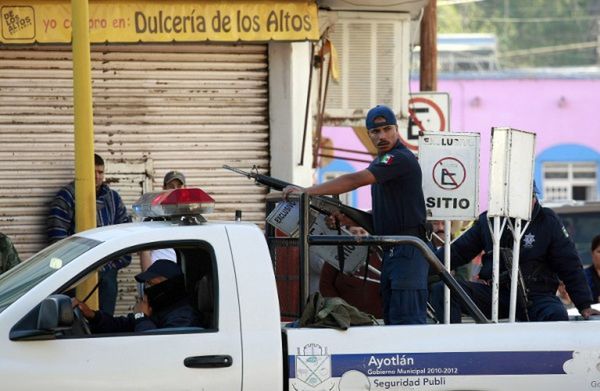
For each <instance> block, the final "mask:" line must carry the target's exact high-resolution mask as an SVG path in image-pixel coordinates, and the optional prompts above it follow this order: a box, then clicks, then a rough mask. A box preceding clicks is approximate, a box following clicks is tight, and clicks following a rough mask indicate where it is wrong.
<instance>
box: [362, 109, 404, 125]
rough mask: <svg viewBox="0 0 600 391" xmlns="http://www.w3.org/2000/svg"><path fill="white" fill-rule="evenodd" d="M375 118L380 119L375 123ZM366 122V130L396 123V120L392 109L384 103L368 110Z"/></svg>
mask: <svg viewBox="0 0 600 391" xmlns="http://www.w3.org/2000/svg"><path fill="white" fill-rule="evenodd" d="M375 118H380V120H379V121H377V123H376V122H375ZM382 119H384V120H385V122H384V121H382ZM366 122H367V130H370V129H375V128H379V127H380V126H387V125H397V124H398V121H397V120H396V115H395V114H394V112H393V111H392V109H390V108H389V107H387V106H384V105H377V106H375V107H373V108H372V109H371V110H369V112H368V113H367V120H366Z"/></svg>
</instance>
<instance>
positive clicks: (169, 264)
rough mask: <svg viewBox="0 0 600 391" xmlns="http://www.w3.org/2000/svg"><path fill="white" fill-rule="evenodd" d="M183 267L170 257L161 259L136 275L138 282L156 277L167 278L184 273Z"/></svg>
mask: <svg viewBox="0 0 600 391" xmlns="http://www.w3.org/2000/svg"><path fill="white" fill-rule="evenodd" d="M182 274H183V273H182V272H181V268H180V267H179V265H178V264H176V263H175V262H173V261H171V260H168V259H159V260H157V261H156V262H154V263H153V264H152V265H150V267H149V268H148V269H147V270H146V271H145V272H141V273H140V274H138V275H136V276H135V280H136V281H137V282H146V281H148V280H151V279H153V278H155V277H165V278H166V279H167V280H169V279H171V278H173V277H177V276H180V275H182Z"/></svg>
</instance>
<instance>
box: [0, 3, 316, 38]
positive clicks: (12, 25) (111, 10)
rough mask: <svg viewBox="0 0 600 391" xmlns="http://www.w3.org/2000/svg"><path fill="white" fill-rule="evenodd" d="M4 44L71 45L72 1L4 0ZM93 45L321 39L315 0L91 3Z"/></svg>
mask: <svg viewBox="0 0 600 391" xmlns="http://www.w3.org/2000/svg"><path fill="white" fill-rule="evenodd" d="M0 10H1V11H0V12H1V15H0V17H1V24H2V29H1V32H2V34H1V41H0V42H2V43H3V44H28V43H35V42H37V43H70V42H71V3H70V1H64V0H63V1H60V0H59V1H48V0H37V1H35V0H9V1H7V0H0ZM89 10H90V20H89V27H90V40H91V42H92V43H105V42H109V43H137V42H199V41H216V42H236V41H245V42H264V41H306V40H318V39H319V23H318V19H317V5H316V3H315V1H307V0H304V1H300V0H296V1H294V0H288V1H273V0H262V1H248V0H246V1H241V0H239V1H235V0H234V1H231V0H229V1H228V0H222V1H201V0H196V1H187V0H162V1H154V0H137V1H120V0H112V1H109V0H90V1H89Z"/></svg>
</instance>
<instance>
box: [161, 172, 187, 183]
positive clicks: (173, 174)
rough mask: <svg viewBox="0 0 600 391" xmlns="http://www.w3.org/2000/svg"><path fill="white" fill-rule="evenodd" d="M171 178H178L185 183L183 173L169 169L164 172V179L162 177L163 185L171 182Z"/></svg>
mask: <svg viewBox="0 0 600 391" xmlns="http://www.w3.org/2000/svg"><path fill="white" fill-rule="evenodd" d="M173 179H179V180H180V181H181V183H182V184H184V185H185V175H183V174H182V173H181V172H179V171H169V172H167V173H166V174H165V179H163V186H166V185H167V183H169V182H171V181H172V180H173Z"/></svg>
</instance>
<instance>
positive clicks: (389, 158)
mask: <svg viewBox="0 0 600 391" xmlns="http://www.w3.org/2000/svg"><path fill="white" fill-rule="evenodd" d="M366 127H367V132H368V134H369V138H370V139H371V141H372V142H373V144H374V145H375V147H376V148H377V152H378V155H377V157H376V158H375V159H374V160H373V162H372V163H371V164H370V165H369V167H367V168H366V169H364V170H361V171H358V172H355V173H349V174H345V175H342V176H339V177H337V178H335V179H333V180H331V181H328V182H325V183H321V184H318V185H314V186H311V187H308V188H305V189H301V188H299V187H296V186H288V187H286V188H284V189H283V196H284V198H285V199H287V197H288V195H290V194H292V193H306V194H309V195H335V194H342V193H346V192H348V191H352V190H354V189H357V188H359V187H362V186H366V185H371V198H372V202H373V205H372V206H373V211H372V213H373V225H374V231H375V234H377V235H410V236H416V237H419V238H421V239H423V240H425V236H426V235H425V202H424V197H423V188H422V179H421V178H422V173H421V167H420V166H419V163H418V162H417V159H416V157H415V156H414V154H413V153H412V152H411V151H409V150H408V148H406V146H404V145H403V144H402V143H401V142H400V134H399V133H398V123H397V120H396V116H395V115H394V113H393V111H392V110H391V109H390V108H389V107H386V106H382V105H379V106H376V107H374V108H372V109H371V110H369V112H368V113H367V118H366ZM337 217H338V218H339V220H340V222H341V223H343V224H347V225H357V224H356V223H355V222H352V221H349V220H350V219H348V218H347V217H345V216H343V215H341V214H337ZM428 271H429V265H428V264H427V262H426V261H425V259H424V258H423V256H422V255H421V253H420V252H419V251H418V250H417V249H416V248H415V247H413V246H410V245H396V246H390V247H387V248H386V249H385V254H384V257H383V270H382V273H381V295H382V302H383V319H384V322H385V324H423V323H426V320H427V274H428Z"/></svg>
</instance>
